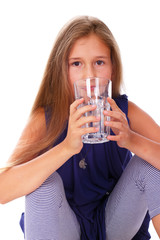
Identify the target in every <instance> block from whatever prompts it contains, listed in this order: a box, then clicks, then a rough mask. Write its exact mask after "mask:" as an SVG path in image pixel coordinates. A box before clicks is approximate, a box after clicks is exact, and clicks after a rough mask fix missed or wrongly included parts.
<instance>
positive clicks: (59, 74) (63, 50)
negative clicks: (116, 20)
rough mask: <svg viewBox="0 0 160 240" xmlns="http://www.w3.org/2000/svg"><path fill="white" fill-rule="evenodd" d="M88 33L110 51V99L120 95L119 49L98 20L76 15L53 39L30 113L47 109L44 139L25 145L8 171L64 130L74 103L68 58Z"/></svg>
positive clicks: (41, 148) (30, 156) (51, 144)
mask: <svg viewBox="0 0 160 240" xmlns="http://www.w3.org/2000/svg"><path fill="white" fill-rule="evenodd" d="M91 33H94V34H96V35H97V36H98V37H99V38H100V39H101V40H102V41H103V42H104V43H105V44H106V45H107V46H108V47H109V48H110V51H111V61H112V65H113V76H112V82H113V84H112V85H113V90H112V96H113V98H114V97H117V96H118V95H119V94H120V87H121V83H122V64H121V57H120V52H119V48H118V45H117V43H116V41H115V39H114V37H113V35H112V33H111V31H110V30H109V28H108V27H107V26H106V25H105V24H104V23H103V22H102V21H101V20H99V19H97V18H94V17H89V16H80V17H76V18H74V19H72V20H71V21H69V22H68V23H67V24H66V25H65V26H64V27H63V28H62V30H61V31H60V32H59V34H58V36H57V39H56V41H55V43H54V46H53V49H52V51H51V54H50V56H49V59H48V62H47V65H46V69H45V72H44V76H43V79H42V83H41V85H40V89H39V91H38V94H37V97H36V99H35V102H34V104H33V107H32V110H31V115H34V114H35V113H36V112H37V109H39V108H49V109H50V120H49V123H48V126H47V133H46V136H45V138H43V139H42V140H40V141H39V143H35V144H30V145H29V146H27V149H26V148H25V151H24V153H23V154H22V153H21V155H20V156H19V157H18V158H16V159H15V160H14V161H12V163H11V164H10V165H9V166H8V168H10V167H11V166H15V165H18V164H22V163H24V162H27V161H29V160H30V159H32V158H33V156H37V155H38V154H40V153H42V152H44V151H45V150H46V149H49V148H50V147H52V146H53V143H54V142H55V141H56V139H57V138H58V137H59V136H60V134H61V133H62V131H63V130H64V129H65V127H66V123H67V119H68V117H69V106H70V104H71V103H72V102H73V100H74V97H73V95H72V91H71V86H70V84H69V81H68V56H69V53H70V51H71V48H72V46H73V44H74V43H75V42H76V40H77V39H79V38H81V37H84V36H87V35H89V34H91ZM6 169H7V167H6Z"/></svg>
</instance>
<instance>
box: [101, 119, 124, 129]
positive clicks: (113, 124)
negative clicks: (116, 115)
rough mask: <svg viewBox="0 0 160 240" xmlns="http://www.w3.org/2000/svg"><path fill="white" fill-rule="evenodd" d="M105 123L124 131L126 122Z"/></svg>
mask: <svg viewBox="0 0 160 240" xmlns="http://www.w3.org/2000/svg"><path fill="white" fill-rule="evenodd" d="M104 125H105V126H109V127H111V128H116V129H118V130H119V131H122V130H123V129H124V124H123V123H122V122H113V121H105V122H104Z"/></svg>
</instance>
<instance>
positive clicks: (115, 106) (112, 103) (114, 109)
mask: <svg viewBox="0 0 160 240" xmlns="http://www.w3.org/2000/svg"><path fill="white" fill-rule="evenodd" d="M107 101H108V102H109V104H110V106H111V108H112V110H113V111H120V112H122V111H121V109H120V108H119V107H118V106H117V104H116V102H115V101H114V100H113V99H112V98H110V97H108V98H107Z"/></svg>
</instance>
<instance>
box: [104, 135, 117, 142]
mask: <svg viewBox="0 0 160 240" xmlns="http://www.w3.org/2000/svg"><path fill="white" fill-rule="evenodd" d="M107 139H108V140H110V141H116V142H118V141H119V140H120V137H119V135H108V136H107Z"/></svg>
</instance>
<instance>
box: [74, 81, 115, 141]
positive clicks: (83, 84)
mask: <svg viewBox="0 0 160 240" xmlns="http://www.w3.org/2000/svg"><path fill="white" fill-rule="evenodd" d="M111 89H112V82H111V80H108V79H106V78H100V77H92V78H87V79H83V80H77V81H75V83H74V91H75V98H76V99H80V98H84V102H83V103H82V104H81V105H80V106H79V107H82V106H85V105H96V106H97V108H96V109H95V110H94V111H90V112H86V113H85V116H86V117H87V116H96V117H100V121H99V122H90V123H87V124H85V125H84V126H82V127H96V128H99V131H98V132H96V133H88V134H85V135H83V136H82V141H83V142H84V143H91V144H94V143H103V142H107V141H108V139H107V136H108V135H109V134H110V127H109V126H105V125H104V121H109V120H110V118H109V117H107V116H104V114H103V111H104V110H110V105H109V103H108V102H107V97H111V92H112V91H111Z"/></svg>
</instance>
